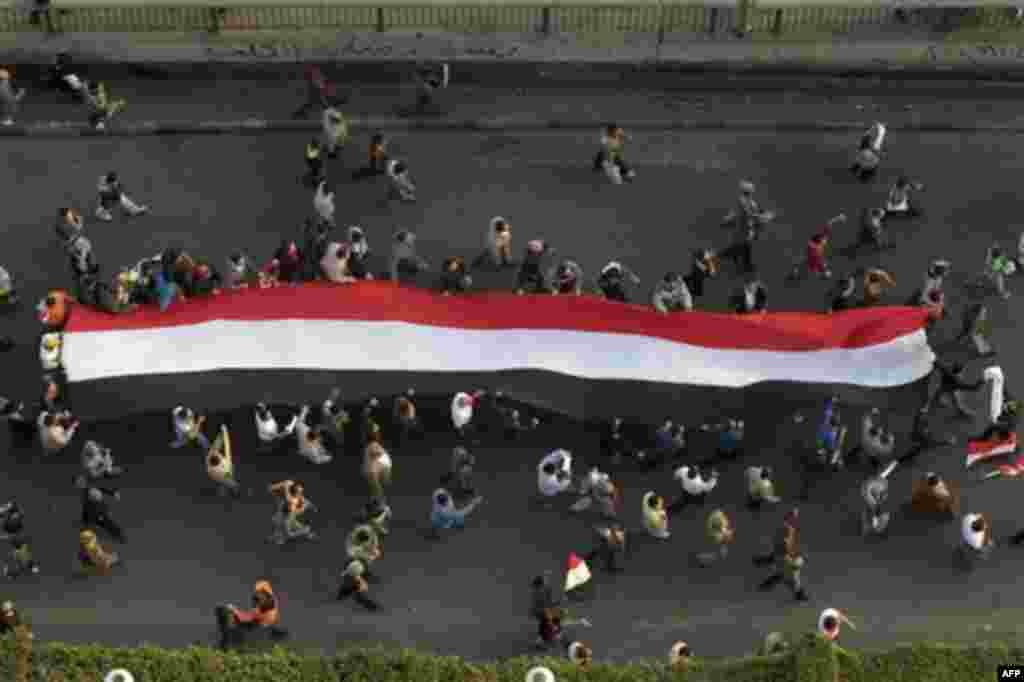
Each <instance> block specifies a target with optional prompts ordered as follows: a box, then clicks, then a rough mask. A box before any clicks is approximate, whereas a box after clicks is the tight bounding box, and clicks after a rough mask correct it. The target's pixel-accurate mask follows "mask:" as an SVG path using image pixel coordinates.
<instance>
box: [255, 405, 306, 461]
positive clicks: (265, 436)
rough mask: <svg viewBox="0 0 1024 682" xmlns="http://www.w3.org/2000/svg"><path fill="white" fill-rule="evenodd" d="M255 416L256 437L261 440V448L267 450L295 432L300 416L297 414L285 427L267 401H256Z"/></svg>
mask: <svg viewBox="0 0 1024 682" xmlns="http://www.w3.org/2000/svg"><path fill="white" fill-rule="evenodd" d="M253 417H254V419H255V422H256V439H257V440H258V441H259V449H260V450H267V449H269V448H272V447H274V446H275V445H276V444H277V443H279V442H280V441H282V440H284V439H285V438H287V437H288V436H290V435H292V434H293V433H294V432H295V427H296V426H297V425H298V422H299V417H298V415H295V416H294V417H292V420H291V422H289V423H288V424H287V425H286V426H285V427H284V428H283V429H282V428H281V427H280V425H279V424H278V421H277V418H276V417H275V416H274V413H273V412H271V411H270V408H269V407H267V405H266V403H256V407H255V409H254V410H253Z"/></svg>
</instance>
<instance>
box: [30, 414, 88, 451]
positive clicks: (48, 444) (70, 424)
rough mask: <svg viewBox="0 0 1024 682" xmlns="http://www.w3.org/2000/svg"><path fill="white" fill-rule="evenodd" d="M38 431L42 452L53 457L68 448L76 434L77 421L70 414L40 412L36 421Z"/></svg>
mask: <svg viewBox="0 0 1024 682" xmlns="http://www.w3.org/2000/svg"><path fill="white" fill-rule="evenodd" d="M36 426H37V427H38V429H39V443H40V444H41V445H42V446H43V452H44V453H46V454H47V455H54V454H57V453H58V452H60V451H61V450H63V449H64V448H66V447H67V446H68V444H69V443H71V441H72V440H73V439H74V437H75V433H77V432H78V420H77V419H75V418H73V417H72V416H71V414H70V413H68V412H62V413H60V414H54V413H52V412H42V413H40V415H39V417H38V418H37V419H36Z"/></svg>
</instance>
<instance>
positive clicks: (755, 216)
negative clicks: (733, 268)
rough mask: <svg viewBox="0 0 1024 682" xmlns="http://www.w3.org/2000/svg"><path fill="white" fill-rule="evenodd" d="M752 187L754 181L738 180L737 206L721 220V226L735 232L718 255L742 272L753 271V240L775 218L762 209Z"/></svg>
mask: <svg viewBox="0 0 1024 682" xmlns="http://www.w3.org/2000/svg"><path fill="white" fill-rule="evenodd" d="M754 189H755V188H754V183H752V182H750V181H749V180H743V181H742V182H740V196H739V199H738V200H737V206H736V208H735V209H733V210H732V211H730V212H729V213H728V215H726V216H725V218H724V219H723V220H722V226H723V227H732V228H733V229H734V230H735V234H734V237H733V243H732V244H731V245H729V247H728V248H726V249H725V250H724V251H722V252H721V253H720V254H719V256H720V257H721V258H723V259H726V260H731V261H733V262H734V263H736V264H737V265H738V266H740V268H741V269H742V271H743V273H744V274H751V273H753V272H754V270H755V266H754V242H755V241H757V240H758V238H760V236H761V232H762V230H763V229H764V228H765V226H766V225H768V223H770V222H772V221H773V220H774V219H775V214H774V213H773V212H771V211H765V210H762V208H761V205H760V204H759V203H758V202H757V200H756V199H755V198H754Z"/></svg>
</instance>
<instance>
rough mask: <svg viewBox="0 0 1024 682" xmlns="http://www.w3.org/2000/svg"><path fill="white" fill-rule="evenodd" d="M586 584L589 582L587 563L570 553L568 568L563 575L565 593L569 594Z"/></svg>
mask: <svg viewBox="0 0 1024 682" xmlns="http://www.w3.org/2000/svg"><path fill="white" fill-rule="evenodd" d="M588 582H590V568H589V567H588V566H587V562H586V561H584V560H583V559H581V558H579V557H578V556H576V554H575V553H573V552H570V553H569V568H568V570H567V571H566V573H565V591H566V592H571V591H572V590H575V589H576V588H577V587H580V586H582V585H585V584H587V583H588Z"/></svg>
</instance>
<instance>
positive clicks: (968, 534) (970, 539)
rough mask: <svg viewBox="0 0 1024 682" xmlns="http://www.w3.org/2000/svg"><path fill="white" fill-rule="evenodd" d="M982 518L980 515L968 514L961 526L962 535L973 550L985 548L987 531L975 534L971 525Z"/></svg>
mask: <svg viewBox="0 0 1024 682" xmlns="http://www.w3.org/2000/svg"><path fill="white" fill-rule="evenodd" d="M979 518H981V515H980V514H968V515H966V516H965V517H964V520H963V523H962V524H961V525H960V534H961V536H962V537H963V539H964V542H965V543H967V545H968V546H969V547H971V548H973V549H977V550H981V549H982V548H983V547H984V546H985V531H984V529H982V530H981V531H980V532H975V531H974V530H973V529H972V528H971V525H972V524H973V523H974V522H975V521H977V520H978V519H979Z"/></svg>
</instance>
